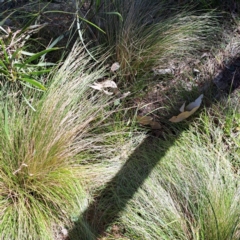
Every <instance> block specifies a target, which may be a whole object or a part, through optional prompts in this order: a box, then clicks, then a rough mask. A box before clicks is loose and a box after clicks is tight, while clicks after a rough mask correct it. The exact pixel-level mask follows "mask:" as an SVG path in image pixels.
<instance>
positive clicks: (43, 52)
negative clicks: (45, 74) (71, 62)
mask: <svg viewBox="0 0 240 240" xmlns="http://www.w3.org/2000/svg"><path fill="white" fill-rule="evenodd" d="M58 49H59V48H49V49H45V50H43V51H41V52H39V53H36V54H34V55H32V56H31V57H30V58H28V59H27V60H26V61H25V62H24V63H23V64H24V66H25V65H27V64H28V63H31V62H32V61H34V60H36V59H38V58H39V57H41V56H42V55H44V54H46V53H48V52H52V51H55V50H58Z"/></svg>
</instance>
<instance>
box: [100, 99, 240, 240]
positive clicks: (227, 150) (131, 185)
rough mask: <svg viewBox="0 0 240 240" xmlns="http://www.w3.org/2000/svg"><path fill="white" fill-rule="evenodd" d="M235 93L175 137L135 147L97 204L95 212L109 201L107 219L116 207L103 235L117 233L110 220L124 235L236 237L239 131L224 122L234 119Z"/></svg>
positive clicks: (236, 108) (239, 212) (236, 112)
mask: <svg viewBox="0 0 240 240" xmlns="http://www.w3.org/2000/svg"><path fill="white" fill-rule="evenodd" d="M238 98H239V95H238V96H237V97H236V99H235V100H231V101H229V102H226V101H223V102H221V103H219V104H217V105H215V106H213V108H212V109H209V110H207V109H206V110H205V111H204V110H203V111H202V113H201V115H200V117H199V119H197V120H196V121H195V123H193V124H191V126H190V127H189V129H187V130H186V131H183V132H180V133H179V134H180V135H179V136H176V135H175V136H172V137H171V136H168V139H167V140H159V139H152V140H151V142H150V143H149V144H145V145H142V146H140V149H138V153H137V154H135V155H133V156H132V157H131V158H130V161H129V165H130V167H126V172H125V171H124V170H123V171H122V172H121V174H120V175H118V178H117V180H116V179H115V180H116V181H115V182H114V183H113V187H112V188H109V190H108V193H109V194H108V195H106V196H105V199H104V198H103V199H102V200H101V202H100V204H99V206H98V207H99V209H100V211H104V209H105V208H106V207H107V206H111V207H109V209H105V211H106V212H107V213H105V217H107V216H108V218H109V219H110V218H111V215H112V216H114V215H115V214H116V213H115V212H114V211H116V209H120V212H119V215H118V218H117V219H115V220H114V222H111V221H110V223H111V224H110V226H108V228H106V229H107V230H106V231H107V232H108V235H107V236H108V237H107V238H106V239H114V236H115V237H116V235H114V233H113V231H112V227H113V225H117V226H119V227H118V229H119V230H118V231H119V232H118V233H120V235H121V236H122V237H125V238H126V239H169V240H171V239H205V240H207V239H209V240H211V239H218V240H221V239H239V237H240V233H239V227H240V219H239V216H240V210H239V204H240V192H239V189H240V188H239V180H240V179H239V150H238V149H239V147H240V132H239V129H238V130H237V131H236V126H238V124H237V125H235V127H231V128H229V127H228V126H229V120H228V119H229V118H234V119H235V122H238V121H239V103H238V102H237V99H238ZM216 117H218V119H219V122H218V123H216V120H215V118H216ZM172 128H174V126H172ZM227 129H228V130H229V129H231V130H230V134H228V131H227V132H226V130H227ZM175 131H176V132H178V130H175ZM131 162H132V165H131ZM137 162H138V165H136V163H137ZM130 169H131V171H129V170H130ZM149 169H150V170H151V173H150V175H149V176H148V177H147V178H146V179H144V183H143V185H142V186H140V187H139V189H138V190H137V191H136V192H135V193H134V195H133V197H132V198H131V199H130V200H129V201H128V202H127V204H126V205H124V204H123V202H124V198H128V196H129V195H131V193H132V192H133V191H134V190H135V188H136V187H135V185H136V184H138V183H139V182H141V179H142V176H145V173H144V171H146V172H148V171H149ZM114 184H116V185H114ZM114 186H115V187H114ZM123 206H125V207H124V208H123ZM96 211H97V208H96ZM117 211H118V210H117ZM103 216H104V214H103ZM102 220H103V221H106V219H104V218H103V219H102ZM106 222H107V221H106ZM96 227H97V226H96Z"/></svg>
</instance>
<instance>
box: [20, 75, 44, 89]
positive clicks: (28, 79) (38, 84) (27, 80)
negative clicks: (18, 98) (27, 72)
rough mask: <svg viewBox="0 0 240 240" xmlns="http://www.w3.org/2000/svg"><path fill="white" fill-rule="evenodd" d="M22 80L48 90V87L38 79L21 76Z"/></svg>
mask: <svg viewBox="0 0 240 240" xmlns="http://www.w3.org/2000/svg"><path fill="white" fill-rule="evenodd" d="M20 80H22V81H25V82H28V83H30V84H31V85H33V86H34V87H37V88H40V89H42V90H46V88H45V87H44V86H43V85H42V84H41V83H40V82H38V81H36V80H35V79H32V78H26V77H24V78H21V79H20Z"/></svg>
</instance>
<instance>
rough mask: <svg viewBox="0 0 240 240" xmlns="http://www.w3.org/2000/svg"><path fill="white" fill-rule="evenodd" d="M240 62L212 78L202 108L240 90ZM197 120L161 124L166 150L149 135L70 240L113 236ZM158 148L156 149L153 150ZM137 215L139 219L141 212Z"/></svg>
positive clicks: (85, 215)
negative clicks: (128, 208)
mask: <svg viewBox="0 0 240 240" xmlns="http://www.w3.org/2000/svg"><path fill="white" fill-rule="evenodd" d="M239 62H240V58H239V57H237V58H235V59H233V60H231V61H230V62H228V63H224V64H223V66H224V67H223V69H222V71H221V72H220V73H219V75H218V76H217V77H216V78H214V80H213V82H214V84H213V86H212V87H210V88H211V89H205V91H206V92H204V95H205V99H204V101H203V105H205V107H207V108H210V107H211V106H212V104H213V103H214V102H216V101H220V100H221V99H223V98H224V97H226V96H227V95H228V94H231V93H232V92H233V91H235V90H237V89H239V87H240V64H239ZM221 76H222V77H221ZM208 86H209V84H208ZM223 86H224V87H223ZM209 90H210V91H209ZM186 94H189V95H190V96H193V100H194V99H196V98H197V97H198V95H199V93H195V92H187V91H186ZM173 111H175V109H174V110H173ZM196 117H197V114H195V115H194V116H193V117H191V119H190V120H187V121H185V122H184V123H178V124H171V123H169V122H167V121H166V122H165V123H162V124H163V126H164V127H163V129H164V130H163V133H162V135H161V137H160V138H166V139H167V143H168V146H167V147H166V146H165V147H164V148H163V149H162V150H161V148H159V144H160V142H161V141H162V140H163V139H160V140H161V141H159V138H156V137H154V136H151V135H149V136H148V137H147V138H146V139H145V140H144V142H142V143H141V144H140V145H139V146H138V147H137V148H136V149H135V151H134V153H133V154H132V155H131V156H130V157H129V159H128V160H127V162H126V163H125V164H124V165H123V167H122V168H121V170H120V171H119V172H118V173H117V174H116V175H115V176H114V177H113V178H112V179H111V181H109V182H108V183H107V184H106V185H105V187H104V189H103V190H101V191H99V192H98V193H97V194H96V198H95V200H94V201H93V202H92V203H91V204H90V205H89V207H88V208H87V209H86V210H85V212H84V213H83V214H82V216H80V218H79V220H78V221H77V222H76V223H75V226H74V227H73V228H72V229H71V231H70V233H69V237H70V239H83V240H84V239H86V240H90V239H98V238H100V237H101V236H104V235H105V234H106V233H108V232H109V233H113V232H114V229H113V228H112V226H114V225H115V223H117V219H118V217H119V215H120V214H121V212H122V211H123V210H124V209H125V208H126V205H127V204H128V202H129V201H130V200H131V199H132V198H133V196H134V194H135V193H136V192H137V191H138V190H139V188H140V187H141V186H142V185H143V183H144V181H145V180H146V179H147V178H148V176H149V175H150V173H151V172H152V170H153V169H154V167H155V166H156V165H157V164H158V163H159V162H160V161H161V159H162V158H163V157H164V156H165V154H166V152H167V151H168V149H169V148H170V147H171V146H172V145H173V144H174V143H175V141H176V140H177V139H178V136H179V135H180V134H181V132H182V131H185V130H187V129H188V128H189V126H190V124H191V121H194V118H196ZM166 119H168V118H166ZM165 136H166V137H165ZM168 136H171V137H168ZM157 145H158V147H154V146H157ZM151 149H152V151H151ZM149 150H150V151H149ZM138 214H139V216H141V211H140V210H139V213H138ZM116 225H117V224H116ZM115 231H116V233H115V234H117V235H118V236H121V235H123V234H124V231H125V230H124V229H121V226H118V227H117V230H116V229H115Z"/></svg>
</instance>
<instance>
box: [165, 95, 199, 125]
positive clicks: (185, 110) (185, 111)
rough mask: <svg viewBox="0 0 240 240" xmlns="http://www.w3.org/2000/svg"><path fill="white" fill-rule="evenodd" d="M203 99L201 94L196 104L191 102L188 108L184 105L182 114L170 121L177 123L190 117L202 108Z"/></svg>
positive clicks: (181, 109) (181, 110)
mask: <svg viewBox="0 0 240 240" xmlns="http://www.w3.org/2000/svg"><path fill="white" fill-rule="evenodd" d="M202 99H203V94H201V95H200V96H199V97H198V98H197V99H196V100H195V101H194V102H191V103H190V104H188V105H187V107H185V103H184V104H183V105H182V107H181V108H180V109H179V110H180V112H181V113H180V114H179V115H178V116H173V117H172V118H170V119H169V121H170V122H174V123H177V122H181V121H183V120H184V119H186V118H188V117H190V116H191V115H192V114H193V113H195V112H196V111H197V110H198V108H199V107H200V105H201V103H202Z"/></svg>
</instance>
